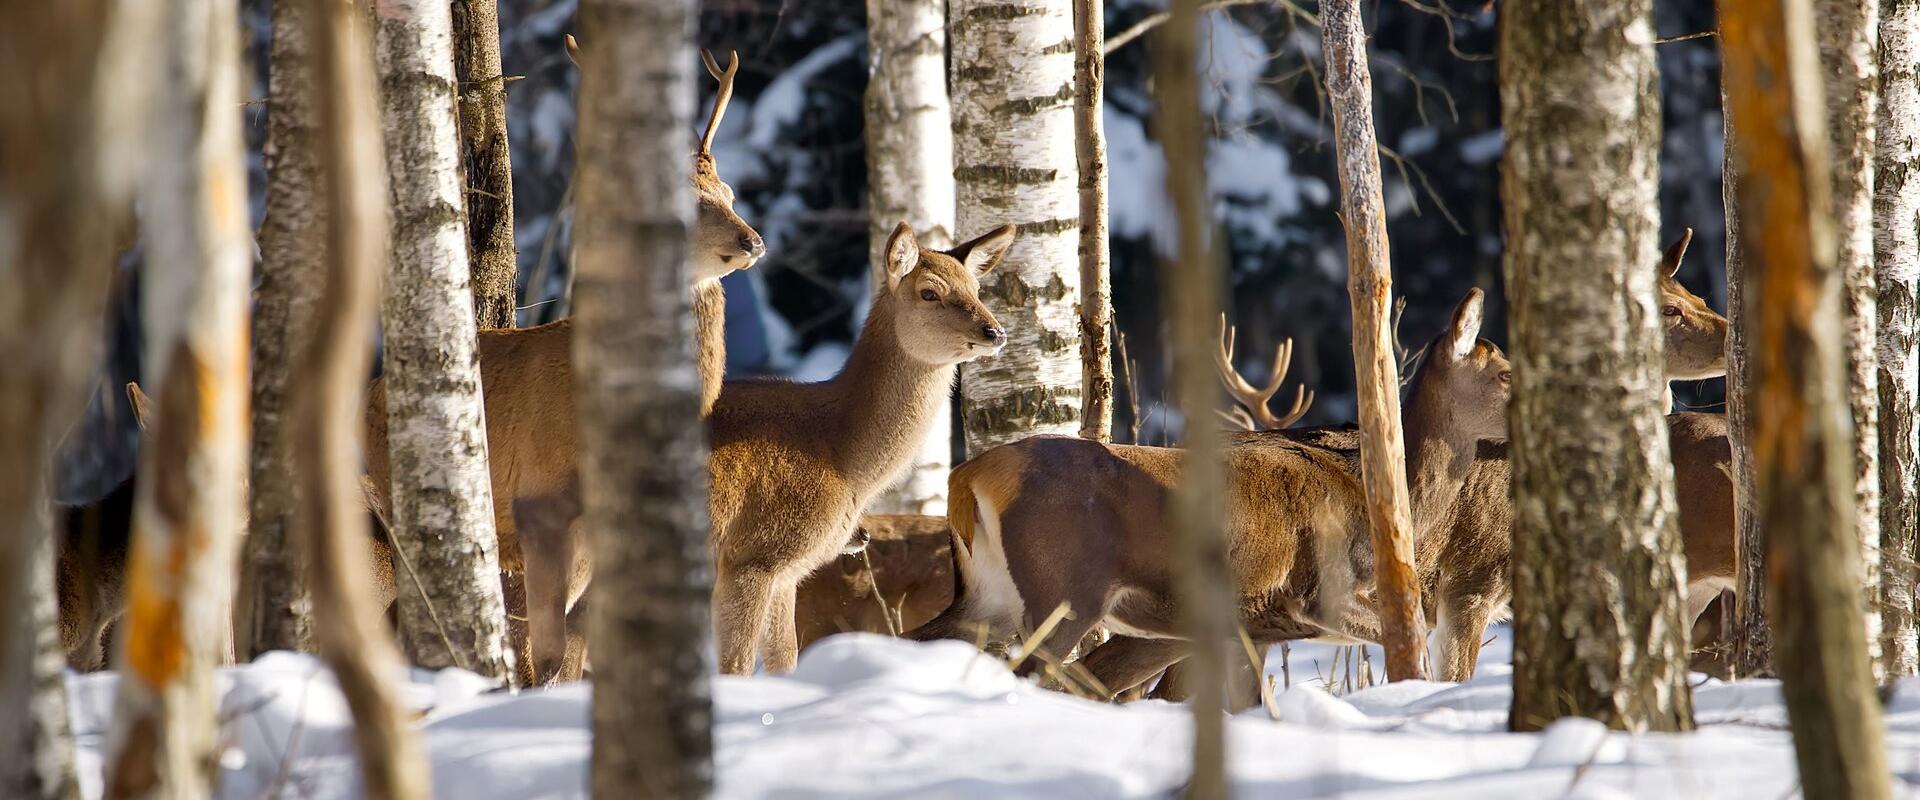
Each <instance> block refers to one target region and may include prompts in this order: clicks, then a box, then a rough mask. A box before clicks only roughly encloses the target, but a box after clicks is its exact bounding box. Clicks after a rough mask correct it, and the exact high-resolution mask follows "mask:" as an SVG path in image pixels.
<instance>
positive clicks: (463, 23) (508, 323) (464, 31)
mask: <svg viewBox="0 0 1920 800" xmlns="http://www.w3.org/2000/svg"><path fill="white" fill-rule="evenodd" d="M452 13H453V42H454V51H453V72H454V75H455V76H456V78H457V79H458V80H459V82H460V161H461V165H462V167H463V174H464V175H465V176H466V185H465V187H464V189H465V191H464V192H462V195H463V197H464V199H465V201H466V202H465V204H466V217H467V226H466V235H467V247H468V254H469V256H470V261H471V262H472V265H473V313H474V320H475V321H476V322H477V323H479V326H480V327H481V328H482V329H486V328H511V327H513V322H514V320H513V316H514V314H513V312H514V297H515V294H514V279H515V277H516V275H517V273H518V269H519V255H518V253H516V252H515V250H514V242H513V156H512V154H511V153H510V152H508V149H507V81H506V76H505V74H504V72H503V71H502V69H501V67H500V6H499V3H498V0H452Z"/></svg>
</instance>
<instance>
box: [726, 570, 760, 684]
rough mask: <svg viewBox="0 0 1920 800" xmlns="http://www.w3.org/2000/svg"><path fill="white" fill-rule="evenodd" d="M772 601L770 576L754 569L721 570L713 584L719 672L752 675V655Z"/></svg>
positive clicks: (754, 653)
mask: <svg viewBox="0 0 1920 800" xmlns="http://www.w3.org/2000/svg"><path fill="white" fill-rule="evenodd" d="M772 604H773V576H771V575H769V574H767V573H766V572H765V571H762V570H757V569H751V568H749V569H739V570H728V569H724V568H723V569H722V570H721V571H720V574H719V576H718V578H717V580H715V581H714V583H713V632H714V637H715V638H716V639H718V640H719V650H720V672H721V674H725V675H752V674H753V657H754V655H756V654H757V653H759V651H760V635H761V633H762V632H763V631H765V630H766V621H767V607H768V606H770V605H772Z"/></svg>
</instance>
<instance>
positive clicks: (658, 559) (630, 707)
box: [573, 0, 714, 797]
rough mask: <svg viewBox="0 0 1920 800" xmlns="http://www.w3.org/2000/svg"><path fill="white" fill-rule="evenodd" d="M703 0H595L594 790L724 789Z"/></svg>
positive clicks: (584, 426) (583, 467)
mask: <svg viewBox="0 0 1920 800" xmlns="http://www.w3.org/2000/svg"><path fill="white" fill-rule="evenodd" d="M696 16H697V15H696V14H695V13H694V4H693V3H692V2H691V0H669V1H663V0H588V2H585V3H582V4H581V8H580V22H581V28H582V31H583V33H584V38H585V39H586V41H588V42H591V43H593V44H592V46H591V47H588V48H586V49H585V50H584V51H583V53H584V56H585V61H584V63H583V64H582V66H581V86H580V138H579V141H580V150H579V154H580V160H579V166H578V167H577V168H576V169H575V171H574V174H575V175H577V176H579V183H577V184H576V185H575V188H576V189H577V190H578V191H579V195H578V197H579V214H580V226H579V228H578V236H579V238H578V239H576V247H577V252H578V257H579V261H578V264H579V277H578V278H577V279H576V281H577V282H576V285H575V297H576V299H577V301H578V305H577V309H578V312H577V315H576V320H577V322H576V324H577V325H578V326H579V327H578V328H577V329H576V330H577V335H576V336H575V338H574V353H573V363H574V364H575V372H574V386H575V389H574V391H575V397H576V398H577V402H578V403H579V424H580V437H579V440H580V444H581V446H582V451H581V461H580V478H581V488H582V495H583V499H584V503H585V507H586V509H585V519H584V524H585V526H586V528H587V529H588V530H590V531H592V532H593V533H592V535H593V537H594V538H593V557H594V571H595V575H596V578H595V587H594V589H595V591H594V594H595V596H596V597H598V598H599V601H597V602H595V603H593V605H592V613H591V615H590V617H591V619H590V622H589V627H588V641H589V643H590V644H589V647H590V648H591V650H592V652H593V666H594V676H593V677H594V692H593V766H592V786H593V793H594V794H595V795H596V796H600V797H621V796H629V795H636V794H637V795H640V796H647V797H700V796H705V795H707V794H709V793H710V792H712V790H713V734H712V724H713V711H712V700H711V695H710V690H709V688H708V676H709V675H710V674H711V673H712V672H713V669H714V667H713V663H712V662H711V661H709V660H708V656H707V655H706V654H707V653H709V652H711V650H710V649H709V648H710V647H711V644H710V642H711V639H710V638H709V635H708V627H709V622H710V617H709V598H710V596H711V591H712V583H713V569H712V566H711V561H710V556H709V554H708V551H707V448H706V442H705V439H704V437H703V436H702V435H701V429H702V426H701V425H700V424H699V415H700V382H699V380H698V377H697V370H696V367H695V360H694V359H695V352H694V341H693V340H694V319H693V313H692V309H691V307H690V302H689V298H688V295H687V291H686V286H687V283H688V274H689V269H690V266H689V264H688V260H687V259H688V239H687V237H688V233H689V230H690V226H691V224H692V222H693V213H694V207H693V197H692V195H691V193H690V192H689V190H688V182H689V181H688V173H687V172H686V171H685V170H686V169H687V166H686V164H687V158H686V155H687V153H688V152H690V151H691V150H692V144H693V143H692V142H691V141H689V138H688V132H689V131H690V130H692V122H691V121H692V117H693V103H694V77H695V75H697V74H698V73H697V72H696V69H697V67H696V64H698V61H697V60H696V58H695V56H694V53H693V47H692V44H693V35H694V22H695V19H696Z"/></svg>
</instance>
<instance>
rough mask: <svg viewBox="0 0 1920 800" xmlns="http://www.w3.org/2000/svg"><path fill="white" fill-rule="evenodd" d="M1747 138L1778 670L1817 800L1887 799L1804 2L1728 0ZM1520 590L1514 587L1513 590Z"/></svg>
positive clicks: (1770, 607) (1765, 510) (1813, 59)
mask: <svg viewBox="0 0 1920 800" xmlns="http://www.w3.org/2000/svg"><path fill="white" fill-rule="evenodd" d="M1720 12H1721V14H1720V19H1721V28H1720V29H1721V36H1722V37H1723V41H1722V45H1721V46H1722V49H1723V53H1724V57H1725V67H1724V69H1725V73H1724V74H1725V75H1726V86H1727V96H1728V98H1729V99H1730V100H1731V101H1732V102H1731V103H1730V106H1729V111H1730V116H1731V117H1732V120H1733V126H1734V128H1735V129H1736V130H1738V131H1739V132H1740V144H1741V149H1740V151H1739V153H1738V157H1739V159H1740V167H1741V173H1742V175H1744V176H1745V180H1743V181H1742V182H1741V185H1740V193H1741V194H1740V199H1741V209H1742V210H1743V211H1744V212H1745V214H1746V219H1745V222H1746V226H1745V227H1744V228H1743V230H1742V235H1743V238H1744V240H1745V244H1746V252H1747V255H1748V257H1749V259H1748V262H1747V264H1746V266H1747V270H1746V271H1745V276H1744V277H1745V280H1746V286H1745V287H1744V290H1743V291H1744V294H1745V296H1746V297H1747V298H1749V299H1751V300H1753V301H1755V302H1753V303H1752V308H1751V309H1750V313H1751V314H1752V315H1753V323H1754V324H1753V328H1752V330H1753V332H1754V333H1755V334H1756V336H1755V337H1754V340H1753V342H1752V344H1753V348H1754V352H1755V353H1756V354H1757V355H1758V356H1759V357H1758V359H1757V360H1755V362H1754V363H1753V364H1752V368H1753V378H1754V382H1753V384H1752V391H1753V396H1752V398H1751V399H1752V401H1753V406H1752V410H1753V420H1752V421H1753V426H1754V428H1753V433H1754V436H1753V455H1754V464H1755V466H1756V467H1758V469H1757V471H1756V476H1757V477H1758V479H1759V480H1758V483H1759V489H1760V491H1759V493H1758V495H1757V498H1758V500H1759V506H1760V508H1759V511H1760V524H1761V525H1762V526H1763V527H1764V528H1765V529H1766V531H1767V539H1768V541H1767V554H1766V559H1767V560H1766V575H1767V582H1768V584H1769V586H1768V589H1769V593H1768V602H1767V614H1768V617H1769V618H1770V620H1771V622H1772V623H1773V633H1774V635H1775V636H1776V637H1778V640H1779V647H1778V648H1777V649H1776V650H1775V652H1774V655H1775V668H1776V669H1777V670H1778V672H1779V674H1780V680H1781V692H1782V694H1783V695H1784V696H1785V699H1786V704H1787V717H1788V721H1789V723H1790V725H1791V727H1792V729H1793V742H1794V750H1795V752H1796V754H1797V755H1798V757H1799V767H1800V786H1801V789H1802V790H1803V791H1804V792H1805V794H1806V796H1807V797H1808V798H1812V799H1814V800H1819V798H1829V797H1835V798H1837V797H1849V798H1876V797H1887V796H1889V795H1890V793H1891V787H1890V786H1889V779H1888V770H1887V760H1886V753H1885V750H1884V746H1883V742H1882V736H1883V734H1882V729H1881V723H1880V704H1879V702H1878V700H1877V699H1876V697H1875V695H1874V684H1873V674H1872V668H1871V665H1870V664H1869V662H1868V659H1867V642H1866V635H1865V631H1864V630H1863V629H1862V627H1861V625H1860V619H1861V615H1862V614H1863V613H1864V610H1863V609H1862V606H1861V602H1860V567H1859V564H1860V540H1859V539H1858V538H1857V536H1856V535H1855V533H1854V530H1853V523H1854V513H1853V508H1852V502H1853V499H1854V492H1853V489H1854V485H1853V484H1854V471H1853V465H1852V463H1851V459H1850V455H1851V447H1850V441H1849V436H1848V433H1847V414H1848V409H1847V401H1846V398H1845V397H1844V396H1842V394H1841V393H1842V392H1843V391H1844V390H1843V388H1842V387H1843V386H1844V385H1845V384H1844V375H1845V369H1846V368H1845V365H1844V361H1843V358H1844V356H1843V347H1842V336H1843V326H1842V320H1841V315H1842V302H1841V290H1842V285H1843V284H1842V281H1843V275H1842V273H1841V269H1840V267H1839V265H1837V264H1836V263H1835V262H1834V257H1835V255H1836V253H1835V238H1834V235H1835V233H1836V231H1835V230H1834V228H1832V227H1829V225H1830V222H1829V221H1830V220H1831V219H1832V217H1831V216H1830V213H1831V206H1830V202H1831V198H1830V197H1829V194H1828V193H1829V191H1830V190H1831V189H1832V184H1831V179H1830V178H1829V177H1828V173H1827V172H1826V170H1827V153H1826V149H1827V141H1826V137H1825V136H1823V135H1822V131H1824V130H1825V127H1824V126H1825V122H1826V120H1825V109H1823V108H1822V107H1821V104H1820V91H1821V86H1820V81H1821V77H1820V76H1821V74H1822V70H1821V65H1820V63H1819V60H1818V57H1817V51H1816V48H1815V45H1814V42H1813V38H1812V37H1813V31H1814V14H1813V7H1812V3H1811V2H1810V0H1784V2H1783V0H1722V1H1721V3H1720ZM1521 591H1523V590H1522V589H1520V588H1519V587H1516V589H1515V594H1516V595H1518V594H1519V593H1520V592H1521Z"/></svg>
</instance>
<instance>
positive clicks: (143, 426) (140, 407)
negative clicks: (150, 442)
mask: <svg viewBox="0 0 1920 800" xmlns="http://www.w3.org/2000/svg"><path fill="white" fill-rule="evenodd" d="M127 405H129V406H131V407H133V421H134V423H135V424H137V425H139V426H140V430H141V432H143V433H144V432H145V431H146V430H147V424H148V423H149V422H150V421H151V420H152V419H153V400H152V399H150V398H148V397H147V393H146V392H143V391H140V384H138V383H128V384H127Z"/></svg>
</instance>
